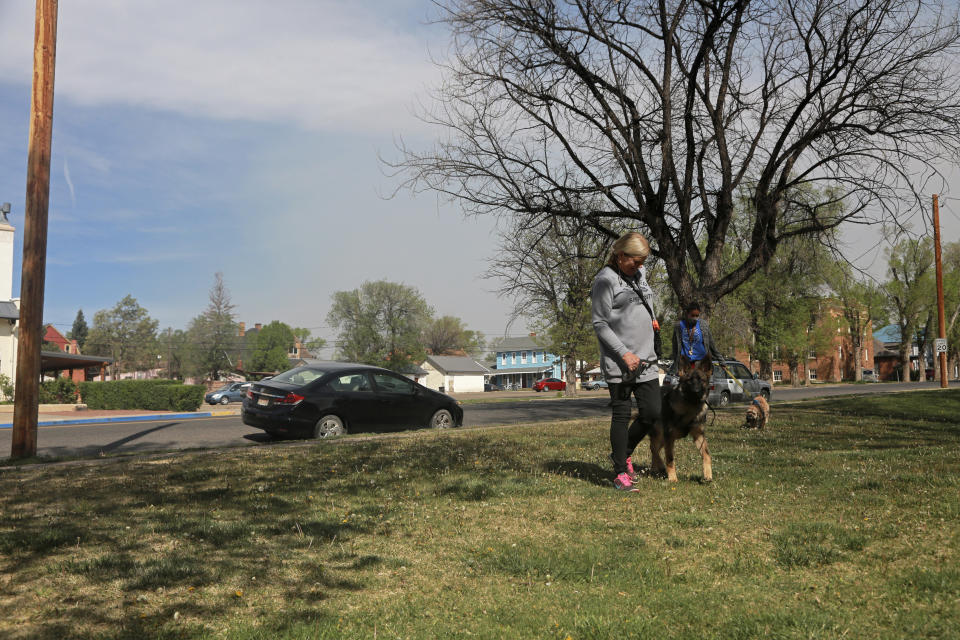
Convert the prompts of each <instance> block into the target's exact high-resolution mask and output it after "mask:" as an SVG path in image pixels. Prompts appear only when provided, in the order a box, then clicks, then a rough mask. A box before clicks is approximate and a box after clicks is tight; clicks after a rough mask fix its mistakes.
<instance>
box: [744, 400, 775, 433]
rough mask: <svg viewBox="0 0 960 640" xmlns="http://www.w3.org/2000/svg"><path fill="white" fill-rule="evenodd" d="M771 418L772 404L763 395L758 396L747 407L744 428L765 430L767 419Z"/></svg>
mask: <svg viewBox="0 0 960 640" xmlns="http://www.w3.org/2000/svg"><path fill="white" fill-rule="evenodd" d="M769 418H770V404H769V403H768V402H767V399H766V398H764V397H763V396H762V395H759V396H757V397H756V398H754V399H753V402H751V403H750V406H749V407H748V408H747V418H746V424H744V425H743V426H744V428H746V429H759V430H760V431H763V430H764V429H765V428H766V426H767V420H768V419H769Z"/></svg>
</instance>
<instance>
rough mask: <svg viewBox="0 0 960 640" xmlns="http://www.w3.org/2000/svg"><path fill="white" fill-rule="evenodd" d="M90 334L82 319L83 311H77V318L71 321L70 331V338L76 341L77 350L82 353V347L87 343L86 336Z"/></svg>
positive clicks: (85, 322)
mask: <svg viewBox="0 0 960 640" xmlns="http://www.w3.org/2000/svg"><path fill="white" fill-rule="evenodd" d="M89 333H90V330H89V328H88V327H87V321H86V320H85V319H84V317H83V309H79V310H78V311H77V317H76V318H74V320H73V328H71V329H70V338H71V339H72V340H76V341H77V348H78V349H80V351H83V345H85V344H86V343H87V335H88V334H89Z"/></svg>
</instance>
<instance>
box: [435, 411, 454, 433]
mask: <svg viewBox="0 0 960 640" xmlns="http://www.w3.org/2000/svg"><path fill="white" fill-rule="evenodd" d="M430 426H431V427H433V428H434V429H449V428H450V427H452V426H453V415H451V413H450V412H449V411H447V410H446V409H440V410H439V411H437V412H436V413H435V414H433V417H432V418H430Z"/></svg>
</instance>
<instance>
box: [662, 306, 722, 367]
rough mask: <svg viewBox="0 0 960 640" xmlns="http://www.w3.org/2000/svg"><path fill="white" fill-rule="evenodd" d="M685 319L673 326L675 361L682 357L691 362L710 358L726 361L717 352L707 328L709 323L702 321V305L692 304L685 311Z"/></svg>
mask: <svg viewBox="0 0 960 640" xmlns="http://www.w3.org/2000/svg"><path fill="white" fill-rule="evenodd" d="M683 315H684V317H683V319H682V320H679V321H677V323H676V324H675V325H674V326H673V360H674V362H677V361H679V360H680V355H681V354H682V355H684V356H686V357H687V360H689V361H690V362H697V361H699V360H703V359H704V358H707V357H708V356H709V357H710V358H711V360H720V361H721V362H722V361H723V360H724V357H723V355H721V354H720V352H719V351H718V350H717V346H716V345H715V344H714V343H713V337H712V336H711V335H710V329H709V328H707V321H706V320H701V319H700V304H699V303H697V302H691V303H690V304H688V305H687V306H686V308H684V310H683Z"/></svg>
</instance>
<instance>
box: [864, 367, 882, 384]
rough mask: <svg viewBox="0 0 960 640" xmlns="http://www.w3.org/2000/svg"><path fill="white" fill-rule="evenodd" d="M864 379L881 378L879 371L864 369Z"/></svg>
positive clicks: (878, 380)
mask: <svg viewBox="0 0 960 640" xmlns="http://www.w3.org/2000/svg"><path fill="white" fill-rule="evenodd" d="M863 381H864V382H880V378H878V377H877V372H876V371H874V370H873V369H864V370H863Z"/></svg>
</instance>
